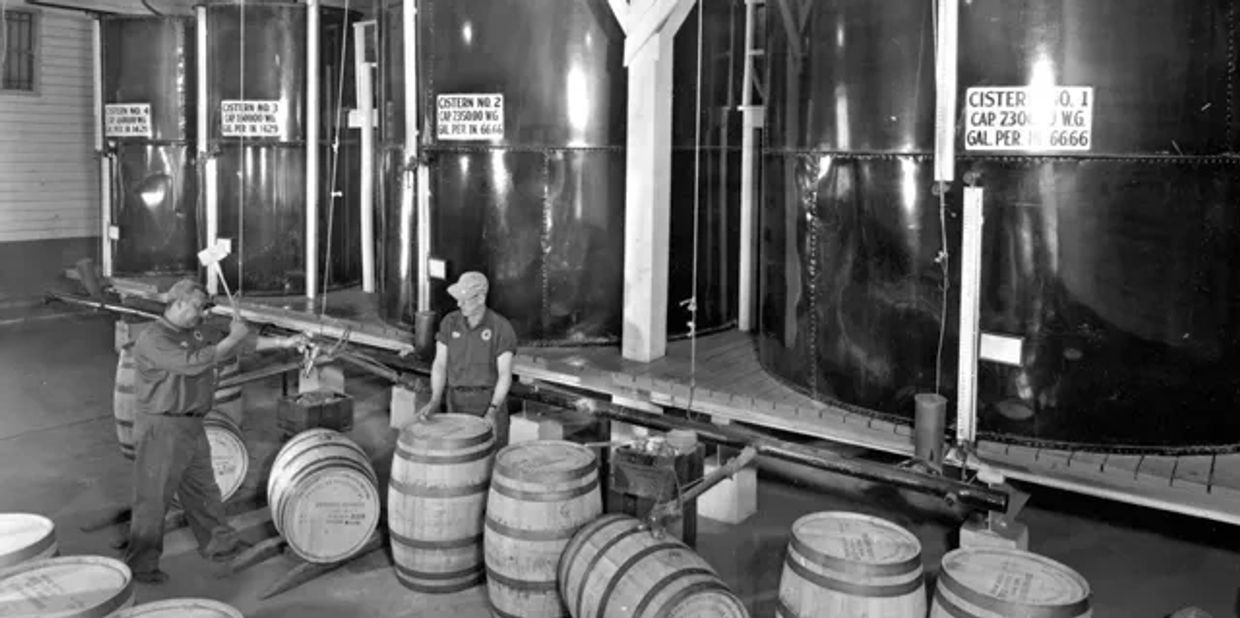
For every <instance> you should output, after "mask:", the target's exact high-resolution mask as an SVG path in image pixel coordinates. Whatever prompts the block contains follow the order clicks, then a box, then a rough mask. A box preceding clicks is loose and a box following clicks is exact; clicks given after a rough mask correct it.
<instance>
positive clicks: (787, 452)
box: [511, 384, 1008, 511]
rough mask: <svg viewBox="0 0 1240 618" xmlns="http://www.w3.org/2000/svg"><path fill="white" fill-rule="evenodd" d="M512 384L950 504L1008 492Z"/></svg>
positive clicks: (1001, 505)
mask: <svg viewBox="0 0 1240 618" xmlns="http://www.w3.org/2000/svg"><path fill="white" fill-rule="evenodd" d="M512 388H513V390H512V391H511V392H512V393H513V395H514V396H516V397H519V398H521V399H525V400H527V401H536V402H538V403H543V404H546V405H550V406H555V407H562V408H576V409H583V410H586V411H589V412H591V413H592V414H596V415H598V416H601V417H606V418H609V419H612V420H616V421H621V422H625V423H631V424H634V425H642V426H646V427H651V428H654V429H659V430H665V431H666V430H672V429H688V430H691V431H694V432H696V433H697V434H698V436H699V437H700V438H701V439H703V440H706V441H709V442H715V443H718V444H725V445H730V446H736V447H742V448H743V447H745V446H753V447H754V448H756V449H757V451H758V454H760V455H768V456H771V457H774V458H777V459H782V460H784V461H790V462H793V463H799V464H804V465H807V466H812V467H814V468H817V469H819V470H826V471H828V472H834V473H837V474H845V475H848V476H853V477H857V478H860V479H864V480H868V481H875V482H880V483H888V484H891V485H895V486H897V487H901V488H904V489H908V490H910V491H916V492H919V493H925V494H932V495H938V496H942V497H944V498H946V499H947V500H948V501H949V502H955V503H959V504H961V505H964V506H967V507H970V508H975V509H980V510H988V511H1004V510H1006V509H1007V502H1008V494H1007V493H1006V492H1004V491H1002V490H998V489H993V488H990V487H984V486H980V485H970V484H967V483H962V482H959V481H954V480H952V479H948V478H945V477H940V476H930V475H926V474H922V473H920V472H916V471H913V470H904V469H901V468H896V467H893V466H889V465H885V464H881V463H875V462H869V461H860V460H856V459H850V458H847V457H843V456H841V455H836V454H834V453H830V452H828V451H823V450H821V449H816V448H813V447H809V446H804V445H800V444H796V443H793V442H787V441H784V440H778V439H776V438H772V437H770V436H767V435H765V434H762V433H759V432H756V431H753V430H749V429H744V428H741V427H738V426H736V425H727V426H718V425H712V424H708V423H699V422H695V421H690V420H687V419H682V418H676V417H673V416H667V415H661V414H653V413H650V412H642V411H639V410H634V409H631V408H625V407H622V406H618V405H616V404H613V403H610V402H605V401H602V400H599V399H594V398H591V397H587V396H583V395H579V394H576V393H570V392H567V391H563V390H560V389H557V388H555V387H549V386H546V385H542V384H514V385H513V387H512Z"/></svg>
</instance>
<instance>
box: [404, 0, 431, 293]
mask: <svg viewBox="0 0 1240 618" xmlns="http://www.w3.org/2000/svg"><path fill="white" fill-rule="evenodd" d="M417 15H418V3H417V0H404V2H403V4H402V5H401V30H402V34H403V35H404V43H405V44H404V48H403V49H404V60H405V172H404V175H403V179H404V191H402V192H401V212H410V211H411V210H415V209H416V213H417V214H416V219H415V223H416V226H415V227H416V229H417V242H416V243H415V244H416V245H417V248H418V253H417V255H416V256H415V259H416V260H417V273H418V275H417V277H418V279H417V281H418V311H419V312H423V311H430V308H431V282H430V259H431V214H430V191H429V188H428V187H427V186H426V185H427V180H428V178H429V175H428V174H427V170H426V166H425V165H423V164H422V162H421V156H420V153H419V144H418V138H419V135H420V132H419V131H418V126H419V124H418V122H419V118H418V114H419V105H418V20H417Z"/></svg>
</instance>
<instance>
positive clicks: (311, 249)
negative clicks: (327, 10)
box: [305, 0, 334, 300]
mask: <svg viewBox="0 0 1240 618" xmlns="http://www.w3.org/2000/svg"><path fill="white" fill-rule="evenodd" d="M319 17H320V15H319V0H306V259H305V262H306V298H308V299H311V300H313V299H314V298H315V295H316V290H317V288H318V287H319V117H320V110H319V103H320V97H319ZM333 180H334V179H333Z"/></svg>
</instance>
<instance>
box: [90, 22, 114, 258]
mask: <svg viewBox="0 0 1240 618" xmlns="http://www.w3.org/2000/svg"><path fill="white" fill-rule="evenodd" d="M90 40H91V52H92V56H93V58H92V60H93V61H94V67H93V68H94V74H93V75H92V78H93V86H94V90H93V95H94V111H95V152H96V153H98V155H99V231H100V235H99V261H100V266H101V268H102V269H103V276H104V277H111V276H112V158H111V155H109V154H108V153H107V152H105V150H104V146H105V140H106V137H105V136H104V131H105V129H106V125H105V124H104V123H105V119H104V113H103V24H102V23H101V22H100V19H99V18H98V17H96V18H95V19H92V20H91V22H90Z"/></svg>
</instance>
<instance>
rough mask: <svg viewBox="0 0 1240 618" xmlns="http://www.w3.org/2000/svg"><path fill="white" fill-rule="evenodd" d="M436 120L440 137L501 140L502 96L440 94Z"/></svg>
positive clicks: (436, 108) (502, 136) (436, 129)
mask: <svg viewBox="0 0 1240 618" xmlns="http://www.w3.org/2000/svg"><path fill="white" fill-rule="evenodd" d="M435 120H436V122H435V137H436V138H438V139H441V140H458V141H464V140H494V139H503V138H504V95H502V94H441V95H439V96H438V97H436V100H435Z"/></svg>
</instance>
